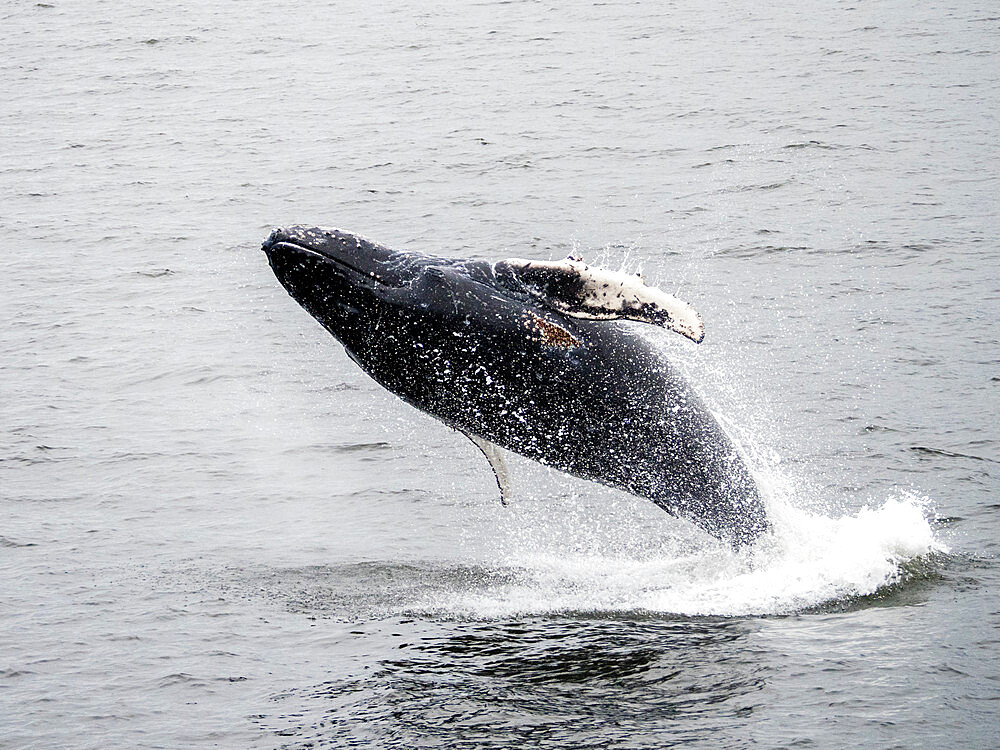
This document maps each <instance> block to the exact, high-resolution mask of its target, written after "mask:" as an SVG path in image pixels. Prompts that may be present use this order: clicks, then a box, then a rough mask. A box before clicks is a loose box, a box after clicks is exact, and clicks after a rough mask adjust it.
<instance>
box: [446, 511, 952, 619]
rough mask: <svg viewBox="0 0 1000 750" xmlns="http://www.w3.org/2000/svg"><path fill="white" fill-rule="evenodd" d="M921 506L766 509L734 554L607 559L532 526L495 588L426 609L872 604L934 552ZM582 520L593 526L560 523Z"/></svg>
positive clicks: (694, 547) (591, 546)
mask: <svg viewBox="0 0 1000 750" xmlns="http://www.w3.org/2000/svg"><path fill="white" fill-rule="evenodd" d="M925 505H926V503H925V502H924V501H922V500H920V499H918V498H916V497H912V496H906V495H900V496H898V497H890V498H888V499H886V500H884V502H882V503H881V504H880V505H878V506H877V507H864V508H862V509H861V510H860V511H858V512H856V513H854V514H851V515H845V516H842V517H839V518H831V517H826V516H824V515H822V514H819V513H813V512H809V511H805V510H801V509H797V508H795V507H793V506H792V505H791V504H789V503H786V502H782V501H777V502H773V503H772V507H771V508H770V513H771V519H772V522H773V524H774V531H773V533H771V534H769V535H768V536H767V537H766V538H764V539H762V540H761V541H760V542H759V543H758V544H756V545H754V546H753V547H752V548H751V549H749V550H747V551H745V552H741V553H734V552H732V551H731V550H729V549H728V548H726V547H724V546H723V545H721V544H719V543H715V542H714V541H710V540H708V539H707V537H706V538H700V539H697V540H695V541H694V542H692V539H691V536H690V535H689V534H686V533H681V534H680V535H679V536H677V537H673V538H669V539H667V540H666V541H663V542H662V544H661V545H660V547H659V548H655V546H651V544H653V545H655V544H656V541H655V540H654V539H653V538H652V536H650V534H649V533H646V534H645V536H646V539H645V540H644V542H643V543H642V544H635V543H634V542H635V541H636V540H635V539H633V540H631V542H633V543H632V544H629V543H626V544H624V545H620V547H623V548H620V549H618V550H615V549H611V550H607V549H605V550H600V549H599V548H600V547H601V546H602V545H601V544H600V543H597V536H599V534H598V535H594V534H592V535H591V536H590V538H589V539H584V540H583V541H582V542H578V543H577V544H576V545H575V546H569V547H567V544H566V539H567V537H568V536H570V535H567V534H562V533H559V532H560V531H563V530H565V529H561V530H555V531H554V532H553V534H552V535H551V537H550V538H546V529H544V528H542V529H538V528H537V527H536V528H534V529H533V530H532V532H531V533H524V534H520V535H517V534H515V535H514V537H513V538H509V539H507V540H506V542H505V543H504V544H503V545H501V546H502V549H500V548H498V550H497V552H498V553H499V555H500V557H501V558H502V559H499V560H497V561H496V563H495V565H494V568H495V569H496V570H497V572H498V573H500V575H501V578H500V580H502V581H503V582H502V583H498V584H494V585H489V586H480V587H472V588H470V589H467V590H463V591H452V592H449V593H447V594H445V595H443V599H440V598H439V599H438V600H437V601H436V602H434V603H433V604H431V603H428V606H429V607H430V608H432V609H434V610H436V611H438V612H441V611H445V612H449V613H452V614H456V615H463V616H471V617H477V618H479V617H485V618H494V617H510V616H523V615H530V614H550V613H557V612H595V611H597V612H630V613H642V612H648V613H654V614H655V613H663V614H679V615H691V616H694V615H716V616H738V615H761V614H780V613H788V612H794V611H799V610H803V609H808V608H812V607H817V606H820V605H823V604H825V603H829V602H833V601H837V600H842V599H845V598H851V597H858V596H865V595H869V594H873V593H875V592H877V591H878V590H879V589H881V588H883V587H885V586H888V585H890V584H893V583H895V582H896V581H898V579H899V577H900V575H901V567H900V566H901V565H903V564H904V563H906V562H907V561H909V560H912V559H914V558H916V557H920V556H922V555H926V554H928V553H930V552H932V551H945V547H944V545H943V544H942V543H941V542H940V541H938V540H936V539H935V538H934V534H933V532H932V529H931V526H930V524H929V522H928V520H927V518H926V517H925ZM657 512H661V511H657ZM529 514H530V515H536V516H537V517H535V518H532V519H528V518H520V519H517V521H516V522H520V521H529V520H530V521H531V522H534V523H539V522H541V523H542V524H543V525H544V523H545V522H544V520H543V518H544V517H548V518H549V519H550V522H551V523H556V524H562V525H564V526H565V525H566V524H567V519H566V517H562V518H559V516H558V514H546V516H544V517H543V516H542V514H541V513H537V514H536V513H533V512H532V513H529ZM588 520H589V521H592V520H593V519H583V518H580V519H577V521H573V522H570V525H576V523H577V522H580V523H586V522H587V521H588ZM521 528H525V527H521ZM627 528H628V527H625V526H622V527H620V528H619V529H617V530H614V529H611V530H606V531H609V532H610V533H611V534H612V535H614V534H619V533H627V531H626V529H627ZM569 531H572V529H570V530H569ZM691 533H694V532H691ZM642 535H643V534H642V533H640V534H639V536H642ZM604 542H605V544H604V545H603V546H605V547H608V546H611V547H614V546H615V545H614V544H610V545H609V544H608V543H607V542H608V540H607V539H605V540H604Z"/></svg>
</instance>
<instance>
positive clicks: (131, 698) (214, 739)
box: [0, 0, 1000, 748]
mask: <svg viewBox="0 0 1000 750" xmlns="http://www.w3.org/2000/svg"><path fill="white" fill-rule="evenodd" d="M915 5H917V6H918V7H914V6H915ZM564 6H565V7H561V6H560V5H559V4H555V3H540V2H491V1H488V0H487V1H484V2H480V3H472V4H452V3H438V2H424V3H384V4H379V5H378V6H377V7H373V6H372V5H371V4H369V3H362V2H333V3H289V2H272V3H267V4H264V3H261V4H253V5H251V4H249V3H222V2H202V3H186V2H180V3H168V4H156V5H153V4H150V5H149V6H148V7H141V4H130V3H114V2H99V1H97V0H93V1H90V2H84V1H82V0H80V1H79V2H70V1H69V0H50V2H46V3H33V2H7V3H5V4H3V6H2V8H0V21H2V25H0V29H2V30H0V71H2V77H0V100H2V102H3V104H2V106H0V148H2V154H0V227H2V229H3V236H4V238H5V239H4V244H3V266H2V273H0V319H2V321H3V325H2V326H0V347H2V348H0V352H2V359H0V581H2V584H0V660H2V661H0V745H2V746H3V747H11V748H28V747H31V748H62V747H67V748H91V747H93V748H107V747H130V748H131V747H142V748H178V747H226V748H230V747H232V748H241V747H262V748H278V747H288V748H304V747H337V748H339V747H348V746H350V747H365V748H389V747H399V748H416V747H441V748H462V747H468V748H481V747H498V748H499V747H515V746H516V747H546V748H659V747H666V746H670V745H672V744H675V743H680V742H685V743H688V744H689V745H690V746H692V747H705V748H715V747H768V748H770V747H856V746H859V745H862V744H866V745H870V746H873V747H907V748H909V747H941V746H945V745H951V744H958V743H961V744H962V745H963V746H964V747H970V748H972V747H975V748H986V747H996V746H997V737H998V736H1000V718H998V715H1000V658H998V657H1000V655H998V648H1000V585H998V584H1000V567H998V561H997V554H998V551H1000V544H998V542H1000V534H998V532H997V525H998V520H1000V435H998V427H997V423H998V420H997V414H998V412H1000V409H998V407H1000V402H998V396H997V392H998V389H1000V366H998V363H1000V346H998V335H997V323H998V320H1000V303H998V299H1000V272H998V268H1000V243H998V240H997V237H998V230H1000V218H998V217H1000V210H998V208H1000V207H998V198H997V196H998V195H1000V177H998V171H997V168H996V164H997V157H998V156H1000V147H998V143H1000V124H998V112H1000V106H998V93H1000V84H998V78H1000V76H998V73H1000V65H998V62H1000V12H998V11H997V8H996V5H995V4H994V3H990V2H985V1H984V2H975V1H974V0H973V1H970V2H954V3H950V4H947V3H946V4H930V3H927V4H914V3H910V2H866V3H853V2H826V3H824V2H818V1H817V0H807V2H803V3H795V4H786V5H785V6H784V7H782V6H781V5H780V4H779V5H772V6H769V7H764V6H763V5H761V7H759V8H757V9H748V8H747V6H745V5H742V4H739V3H727V2H708V3H669V4H668V3H654V2H649V1H648V0H638V1H637V2H622V3H615V2H609V3H597V4H583V3H579V4H578V3H572V4H570V3H567V4H564ZM290 223H306V224H324V225H333V226H339V227H342V228H345V229H348V230H351V231H355V232H360V233H363V234H365V235H366V236H369V237H372V238H374V239H376V240H378V241H380V242H382V243H384V244H387V245H390V246H393V247H400V248H403V247H406V248H410V249H413V250H421V251H425V252H430V253H435V254H441V255H447V256H450V257H465V256H473V257H478V258H488V259H493V260H496V259H500V258H504V257H510V256H519V257H532V258H559V257H562V256H564V255H565V254H566V253H568V252H576V253H580V254H582V255H584V256H585V258H586V259H587V260H588V261H591V262H596V263H600V264H602V265H605V266H607V267H610V268H614V269H625V270H628V271H635V270H640V269H641V270H642V271H643V273H644V275H645V277H646V278H647V280H648V281H649V282H651V283H655V284H657V285H659V286H660V287H662V288H663V289H665V290H666V291H669V292H672V293H675V294H678V295H679V296H681V297H682V298H684V299H686V300H688V301H689V302H691V303H692V304H693V305H694V306H695V307H696V308H697V309H698V310H699V311H700V312H701V315H702V317H703V319H704V320H705V322H706V329H707V336H706V340H705V342H704V343H703V344H701V345H694V344H691V343H690V342H687V341H685V340H683V339H681V338H680V337H678V336H676V335H671V334H669V333H667V332H663V331H660V330H650V331H646V332H645V335H647V336H649V337H650V339H651V340H653V341H655V342H656V344H657V345H658V346H661V347H662V349H663V353H664V356H665V357H668V358H670V359H671V360H672V361H673V362H675V363H676V364H677V365H678V366H680V367H681V368H682V369H683V370H684V371H685V372H686V373H687V374H688V377H689V378H690V380H691V382H692V383H693V384H694V386H695V387H696V388H697V389H698V390H699V392H700V393H701V394H702V395H703V397H704V398H705V399H706V400H707V401H708V402H709V403H710V404H711V406H712V408H713V409H714V410H715V411H716V413H717V414H718V415H719V418H720V420H721V421H722V422H723V423H724V424H725V425H726V427H727V429H728V430H729V431H730V432H731V434H732V435H733V437H734V438H735V439H736V440H737V441H738V442H739V443H740V445H741V446H742V448H743V450H744V452H745V453H746V455H747V456H748V458H749V460H750V461H751V463H752V465H753V467H754V471H755V474H756V476H757V479H758V483H759V484H760V486H761V487H762V488H763V490H764V491H765V494H766V495H767V497H768V503H769V508H770V512H771V515H772V518H773V520H774V524H775V533H774V535H773V536H772V537H770V538H768V539H767V540H765V541H764V542H762V544H761V545H759V546H758V547H757V548H755V549H754V550H752V551H750V552H747V553H743V554H740V555H736V554H733V553H732V552H730V551H728V550H727V549H725V548H724V547H723V546H721V545H720V544H719V543H717V542H714V541H713V540H711V539H709V538H708V537H706V536H704V535H702V534H701V533H700V532H698V531H697V530H696V529H694V528H693V527H691V526H689V525H686V524H684V523H682V522H680V521H677V520H675V519H672V518H671V517H669V516H668V515H666V514H665V513H663V512H662V511H660V510H659V509H657V508H655V507H654V506H653V505H652V504H651V503H648V502H645V501H641V500H639V499H638V498H633V497H631V496H628V495H625V494H623V493H613V492H611V491H609V490H607V489H604V488H601V487H598V486H596V485H593V484H590V483H587V482H583V481H578V480H574V479H570V478H568V477H565V476H563V475H561V474H557V473H554V472H551V471H548V470H546V469H544V468H542V467H540V466H537V465H535V464H531V463H529V462H527V461H523V460H520V459H517V458H516V457H511V464H512V471H513V475H514V494H515V499H514V502H513V503H512V505H511V507H509V508H503V507H501V506H500V504H499V502H498V498H497V496H496V494H497V493H496V487H495V484H494V481H493V478H492V475H491V474H490V471H489V468H488V466H487V465H486V462H485V461H484V460H483V458H482V456H481V455H479V453H478V451H477V450H476V449H475V448H474V447H473V446H472V445H471V444H470V443H468V442H467V441H466V440H465V439H464V438H463V437H462V436H461V435H458V434H456V433H453V432H451V431H450V430H449V429H448V428H446V427H445V426H443V425H441V424H440V423H437V422H435V421H434V420H433V419H431V418H430V417H427V416H426V415H423V414H421V413H419V412H417V411H416V410H414V409H412V408H411V407H409V406H407V405H405V404H403V403H402V402H400V401H398V400H397V399H395V398H394V397H393V396H391V395H390V394H388V393H386V392H384V391H383V390H381V389H380V388H379V387H378V386H377V385H375V384H374V383H373V382H372V381H371V380H369V379H368V378H367V376H365V375H364V374H363V373H361V372H360V371H359V370H358V369H357V368H356V367H355V366H354V365H353V363H351V362H350V361H349V360H348V358H347V357H346V355H345V354H344V352H343V349H342V348H341V347H340V346H339V344H338V343H337V342H336V341H335V340H334V339H333V338H332V337H330V336H329V335H328V334H326V333H325V332H324V331H323V330H322V329H321V328H320V327H319V326H318V325H316V324H315V322H314V321H313V320H312V319H311V318H309V316H308V315H307V314H306V313H305V312H304V311H303V310H302V309H301V308H299V307H298V305H296V304H295V303H294V302H293V301H292V300H291V299H290V298H289V297H288V296H287V295H286V294H285V292H284V290H283V289H282V288H281V287H280V285H279V284H278V283H277V281H276V280H275V279H274V277H273V276H272V274H271V272H270V270H269V269H268V267H267V264H266V261H265V258H264V256H263V254H262V253H260V252H259V245H260V242H261V241H262V240H263V239H264V238H265V237H266V236H267V234H268V232H269V231H270V229H271V227H272V226H274V225H279V224H290Z"/></svg>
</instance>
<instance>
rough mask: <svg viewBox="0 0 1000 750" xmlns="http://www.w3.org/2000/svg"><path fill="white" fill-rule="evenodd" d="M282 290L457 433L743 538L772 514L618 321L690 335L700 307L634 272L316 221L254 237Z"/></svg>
mask: <svg viewBox="0 0 1000 750" xmlns="http://www.w3.org/2000/svg"><path fill="white" fill-rule="evenodd" d="M262 249H263V250H264V251H265V253H266V254H267V257H268V260H269V262H270V265H271V268H272V269H273V271H274V273H275V275H276V276H277V278H278V280H279V281H280V282H281V283H282V285H283V286H284V287H285V289H286V290H287V291H288V293H289V294H290V295H291V296H292V298H294V299H295V300H296V301H297V302H298V303H299V304H301V305H302V307H304V308H305V309H306V310H307V311H308V312H309V313H310V314H311V315H312V316H313V317H314V318H315V319H316V320H317V321H319V322H320V323H321V324H322V325H323V326H324V327H325V328H326V329H327V330H328V331H329V332H330V333H332V334H333V335H334V336H335V337H336V338H337V339H339V340H340V341H341V342H342V343H343V345H344V347H345V349H346V350H347V353H348V355H349V356H350V358H351V359H352V360H353V361H354V362H356V363H357V364H358V365H359V366H360V367H361V368H362V369H364V370H365V372H367V373H368V374H369V375H370V376H371V377H372V378H374V379H375V380H376V381H377V382H378V383H380V384H381V385H382V386H383V387H385V388H386V389H388V390H389V391H391V392H392V393H394V394H396V395H397V396H399V397H400V398H402V399H403V400H404V401H406V402H408V403H410V404H412V405H413V406H415V407H417V408H418V409H420V410H422V411H424V412H427V413H428V414H431V415H432V416H434V417H436V418H437V419H439V420H441V421H442V422H444V423H445V424H447V425H449V426H451V427H454V428H455V429H457V430H460V431H462V432H464V433H465V434H466V435H468V436H469V437H470V438H471V439H472V440H473V441H474V442H475V443H476V445H478V446H479V447H480V449H481V450H482V451H483V453H484V454H485V455H486V456H487V458H489V459H490V462H491V464H492V465H493V468H494V470H495V472H496V473H497V478H498V483H499V484H500V487H501V491H502V494H503V495H505V494H506V492H505V490H506V486H505V485H506V476H505V468H504V466H503V460H502V454H501V453H500V451H498V450H497V449H496V446H499V447H501V448H504V449H506V450H509V451H513V452H515V453H518V454H520V455H522V456H526V457H528V458H530V459H534V460H536V461H540V462H542V463H544V464H546V465H549V466H552V467H554V468H556V469H559V470H561V471H563V472H566V473H568V474H572V475H574V476H577V477H582V478H584V479H588V480H593V481H596V482H600V483H602V484H605V485H608V486H611V487H616V488H619V489H622V490H625V491H627V492H631V493H633V494H635V495H639V496H641V497H644V498H648V499H649V500H652V501H653V502H654V503H656V504H657V505H658V506H660V507H661V508H663V509H664V510H666V511H667V512H669V513H671V514H673V515H675V516H678V517H680V518H684V519H687V520H688V521H691V522H693V523H695V524H696V525H698V526H699V527H701V528H702V529H704V530H705V531H707V532H708V533H709V534H712V535H713V536H715V537H717V538H719V539H722V540H724V541H726V542H728V543H730V544H731V545H732V546H733V547H736V548H739V547H741V546H743V545H747V544H750V543H752V542H753V541H755V540H756V539H757V538H758V537H759V536H760V534H761V533H763V532H764V531H766V530H767V529H768V528H769V524H768V520H767V517H766V513H765V510H764V505H763V502H762V500H761V496H760V493H759V491H758V488H757V486H756V484H755V482H754V480H753V478H752V476H751V474H750V471H749V470H748V468H747V466H746V464H745V462H744V460H743V458H742V457H741V456H740V454H739V452H738V451H737V450H736V448H735V446H734V445H733V443H732V442H731V441H730V439H729V438H728V437H727V436H726V434H725V432H724V431H723V430H722V428H721V427H720V426H719V424H718V423H717V422H716V420H715V418H714V417H713V416H712V414H711V412H710V411H709V410H708V408H707V407H706V406H705V404H704V403H703V402H702V401H701V399H700V398H699V397H698V396H697V395H696V394H695V393H694V391H693V390H692V388H691V387H690V386H689V385H688V383H687V382H686V381H685V379H684V378H683V377H682V375H681V374H680V373H679V372H678V370H677V369H676V368H675V367H674V366H673V365H671V364H670V362H668V361H667V360H666V359H665V358H664V357H663V356H661V355H660V354H659V353H658V352H657V351H656V350H655V349H654V348H653V347H652V346H651V345H650V344H649V343H648V342H647V341H646V340H644V339H643V338H642V337H641V336H638V335H637V334H636V333H635V332H634V331H633V330H630V327H629V326H628V325H625V324H622V323H620V322H617V321H619V320H623V319H624V320H639V321H644V322H647V323H653V324H656V325H661V326H663V327H665V328H668V329H671V330H674V331H676V332H678V333H680V334H682V335H684V336H686V337H688V338H690V339H692V340H694V341H700V340H701V339H702V337H703V336H704V328H703V326H702V324H701V320H700V318H699V317H698V315H697V313H695V312H694V310H693V309H692V308H691V307H690V306H689V305H687V304H686V303H684V302H682V301H681V300H678V299H676V298H675V297H673V296H671V295H669V294H665V293H664V292H661V291H660V290H658V289H655V288H653V287H649V286H646V285H645V284H644V282H643V281H642V280H641V279H640V278H638V277H635V276H628V275H626V274H622V273H616V272H611V271H606V270H604V269H600V268H596V267H592V266H588V265H587V264H585V263H583V261H582V260H580V259H579V258H567V259H566V260H564V261H556V262H553V261H529V260H519V259H510V260H506V261H500V262H497V263H489V262H487V261H483V260H454V259H447V258H441V257H435V256H430V255H425V254H422V253H416V252H405V251H395V250H391V249H389V248H387V247H384V246H382V245H380V244H378V243H375V242H372V241H370V240H368V239H365V238H363V237H361V236H359V235H356V234H351V233H349V232H344V231H341V230H337V229H327V228H321V227H290V228H285V229H276V230H274V232H272V233H271V236H270V237H269V238H268V239H267V240H266V241H265V242H264V244H263V248H262Z"/></svg>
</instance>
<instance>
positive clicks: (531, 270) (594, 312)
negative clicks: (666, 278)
mask: <svg viewBox="0 0 1000 750" xmlns="http://www.w3.org/2000/svg"><path fill="white" fill-rule="evenodd" d="M497 267H498V271H500V272H501V273H504V272H506V273H511V274H513V275H515V276H516V277H517V279H518V281H520V282H521V284H523V285H524V287H526V288H527V289H528V290H529V291H530V292H531V294H532V295H533V296H534V297H536V298H537V299H538V300H539V301H540V302H543V303H545V304H547V305H549V306H550V307H552V308H554V309H556V310H559V311H560V312H561V313H563V314H564V315H569V316H570V317H574V318H588V319H590V320H620V319H625V320H638V321H641V322H643V323H653V324H654V325H658V326H663V327H664V328H669V329H670V330H671V331H675V332H676V333H679V334H681V335H682V336H686V337H687V338H689V339H691V340H692V341H694V342H695V343H700V342H701V341H702V339H704V338H705V326H704V324H703V323H702V322H701V316H699V315H698V312H697V311H696V310H695V309H694V308H693V307H691V305H689V304H688V303H687V302H685V301H684V300H681V299H678V298H677V297H675V296H674V295H672V294H667V293H666V292H664V291H663V290H661V289H657V288H656V287H655V286H647V284H646V282H644V281H643V280H642V278H641V277H639V276H631V275H629V274H627V273H623V272H621V271H608V270H607V269H605V268H598V267H597V266H588V265H587V264H586V263H584V262H583V261H582V260H580V259H578V258H566V259H565V260H560V261H529V260H522V259H520V258H511V259H510V260H507V261H503V262H502V264H497Z"/></svg>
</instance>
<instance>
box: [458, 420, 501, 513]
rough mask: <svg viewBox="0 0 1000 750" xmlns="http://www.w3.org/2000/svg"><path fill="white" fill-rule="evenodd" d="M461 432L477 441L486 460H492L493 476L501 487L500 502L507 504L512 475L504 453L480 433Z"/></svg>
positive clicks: (476, 443) (474, 441) (477, 445)
mask: <svg viewBox="0 0 1000 750" xmlns="http://www.w3.org/2000/svg"><path fill="white" fill-rule="evenodd" d="M459 432H461V433H462V434H463V435H465V436H466V437H467V438H469V440H471V441H472V442H473V443H475V445H476V447H477V448H479V450H480V451H482V453H483V455H484V456H486V460H487V461H489V462H490V467H491V468H492V469H493V476H494V477H496V480H497V487H499V488H500V504H501V505H507V501H508V500H509V499H510V475H509V474H508V472H507V463H506V462H505V461H504V460H503V453H501V452H500V449H499V448H497V447H496V446H495V445H493V443H491V442H490V441H489V440H483V439H482V438H481V437H479V436H478V435H473V434H472V433H470V432H465V431H464V430H459Z"/></svg>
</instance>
